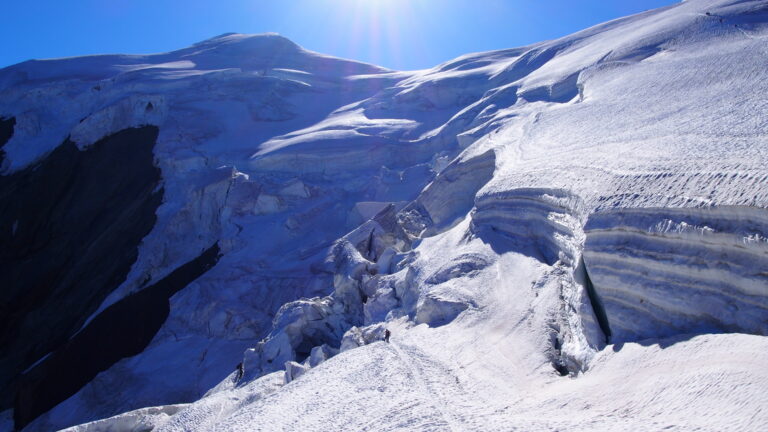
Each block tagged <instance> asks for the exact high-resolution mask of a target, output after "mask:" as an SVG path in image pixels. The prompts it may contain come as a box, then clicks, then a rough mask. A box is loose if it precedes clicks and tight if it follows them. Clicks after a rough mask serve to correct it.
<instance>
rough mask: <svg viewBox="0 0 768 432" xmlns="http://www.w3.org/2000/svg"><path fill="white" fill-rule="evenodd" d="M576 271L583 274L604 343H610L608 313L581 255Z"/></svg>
mask: <svg viewBox="0 0 768 432" xmlns="http://www.w3.org/2000/svg"><path fill="white" fill-rule="evenodd" d="M576 271H577V272H581V273H582V274H583V275H584V286H585V287H586V289H587V295H588V296H589V302H590V303H591V304H592V310H593V311H594V312H595V318H597V323H598V324H599V325H600V330H602V331H603V334H604V335H605V343H610V339H611V326H610V324H609V323H608V314H607V313H606V311H605V306H604V305H603V301H602V300H601V299H600V296H599V295H598V294H597V290H595V286H594V285H593V284H592V280H591V279H590V278H589V270H588V269H587V264H586V263H585V262H584V258H583V257H582V258H581V261H580V262H579V267H578V268H577V269H576Z"/></svg>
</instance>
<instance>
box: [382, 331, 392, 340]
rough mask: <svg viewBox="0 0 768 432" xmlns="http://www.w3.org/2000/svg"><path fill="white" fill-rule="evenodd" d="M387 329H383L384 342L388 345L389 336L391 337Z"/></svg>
mask: <svg viewBox="0 0 768 432" xmlns="http://www.w3.org/2000/svg"><path fill="white" fill-rule="evenodd" d="M391 334H392V333H390V331H389V329H384V342H386V343H389V335H391Z"/></svg>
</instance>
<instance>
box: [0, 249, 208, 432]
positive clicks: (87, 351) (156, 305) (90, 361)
mask: <svg viewBox="0 0 768 432" xmlns="http://www.w3.org/2000/svg"><path fill="white" fill-rule="evenodd" d="M220 256H221V255H220V253H219V246H218V244H214V245H213V246H211V247H210V248H208V249H206V250H205V251H203V253H201V254H200V255H199V256H198V257H197V258H195V259H193V260H191V261H189V262H187V263H186V264H184V265H182V266H180V267H179V268H177V269H176V270H174V271H173V272H172V273H171V274H169V275H168V276H166V277H165V278H163V279H161V280H160V281H158V282H157V283H155V284H153V285H151V286H149V287H147V288H144V289H143V290H141V291H139V292H137V293H134V294H131V295H129V296H128V297H125V298H124V299H122V300H120V301H118V302H117V303H115V304H113V305H111V306H109V307H107V308H106V309H104V310H103V311H102V312H101V313H99V314H98V315H97V316H96V317H95V318H94V319H93V320H92V321H91V322H90V323H88V325H87V326H86V327H85V328H84V329H83V330H82V331H81V332H79V333H77V334H76V335H75V336H74V337H73V338H72V339H70V340H69V341H68V342H67V343H66V344H64V345H63V346H62V347H61V348H59V349H57V350H56V351H54V352H53V353H52V354H51V355H50V356H49V357H48V358H47V359H45V360H44V361H43V362H41V363H40V364H38V365H37V366H35V367H34V368H33V369H32V370H31V371H29V372H27V373H25V374H23V375H22V376H21V380H20V385H19V389H18V392H17V395H16V401H15V406H14V423H15V427H16V428H17V429H21V428H23V427H24V426H26V425H27V424H29V423H30V422H31V421H32V420H34V419H35V418H37V417H38V416H39V415H41V414H43V413H45V412H46V411H48V410H50V409H51V408H53V407H54V406H56V405H58V404H59V403H61V402H63V401H64V400H66V399H67V398H69V397H70V396H72V395H74V394H75V393H77V391H78V390H80V389H81V388H82V387H83V386H84V385H86V384H87V383H88V382H90V381H91V380H92V379H93V378H95V377H96V375H97V374H98V373H99V372H102V371H105V370H107V369H108V368H109V367H110V366H112V365H113V364H115V363H117V362H118V361H119V360H121V359H123V358H126V357H131V356H134V355H136V354H139V353H141V352H142V351H143V350H144V348H146V347H147V345H148V344H149V343H150V342H151V341H152V338H153V337H154V336H155V334H156V333H157V332H158V330H160V327H161V326H162V325H163V323H164V322H165V320H166V319H167V318H168V314H169V312H170V305H169V299H170V298H171V296H172V295H173V294H175V293H176V292H178V291H179V290H181V289H183V288H184V287H186V286H187V285H189V284H190V283H191V282H193V281H194V280H195V279H197V278H198V277H200V276H201V275H202V274H204V273H205V272H206V271H208V270H209V269H210V268H212V267H213V266H214V265H216V263H217V262H218V260H219V258H220Z"/></svg>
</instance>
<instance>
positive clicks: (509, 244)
mask: <svg viewBox="0 0 768 432" xmlns="http://www.w3.org/2000/svg"><path fill="white" fill-rule="evenodd" d="M475 205H476V210H475V211H474V213H473V214H472V230H473V232H474V233H475V234H476V235H478V236H479V237H481V238H487V241H488V243H491V244H492V245H493V246H494V248H495V249H497V250H498V251H499V253H504V252H508V251H515V252H518V253H523V254H526V255H529V256H532V257H535V258H537V259H539V260H541V261H542V262H544V263H547V264H549V265H552V264H554V263H555V262H557V261H563V262H565V263H567V264H572V263H573V262H574V261H575V258H576V256H577V255H578V251H579V246H580V242H581V239H580V238H577V237H578V236H579V231H580V229H581V219H582V212H583V209H582V207H583V204H582V203H581V199H580V198H579V197H578V196H575V195H573V194H571V193H569V192H568V191H565V190H562V189H512V190H509V191H504V192H495V193H488V194H480V195H478V197H477V202H476V204H475Z"/></svg>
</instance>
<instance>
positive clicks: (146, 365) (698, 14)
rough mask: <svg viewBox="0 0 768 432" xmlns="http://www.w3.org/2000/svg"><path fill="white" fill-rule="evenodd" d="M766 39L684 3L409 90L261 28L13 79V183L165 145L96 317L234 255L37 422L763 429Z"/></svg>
mask: <svg viewBox="0 0 768 432" xmlns="http://www.w3.org/2000/svg"><path fill="white" fill-rule="evenodd" d="M766 42H768V2H765V1H734V0H689V1H686V2H682V3H679V4H675V5H673V6H669V7H666V8H662V9H658V10H654V11H649V12H645V13H642V14H639V15H635V16H631V17H627V18H622V19H619V20H614V21H611V22H608V23H605V24H602V25H599V26H596V27H593V28H590V29H587V30H584V31H582V32H579V33H576V34H574V35H571V36H568V37H565V38H562V39H558V40H554V41H548V42H543V43H540V44H535V45H532V46H529V47H523V48H517V49H510V50H503V51H496V52H488V53H478V54H470V55H467V56H463V57H460V58H459V59H456V60H453V61H450V62H447V63H444V64H442V65H439V66H437V67H435V68H433V69H429V70H425V71H412V72H394V71H388V70H384V69H381V68H377V67H375V66H370V65H365V64H360V63H356V62H351V61H346V60H340V59H333V58H328V57H324V56H321V55H318V54H316V53H311V52H308V51H305V50H302V49H301V48H299V47H297V46H295V45H294V44H292V43H290V42H289V41H287V40H285V39H284V38H281V37H279V36H275V35H258V36H245V35H223V36H220V37H218V38H214V39H211V40H209V41H205V42H202V43H200V44H197V45H195V46H193V47H190V48H187V49H184V50H180V51H175V52H172V53H167V54H159V55H151V56H99V57H86V58H76V59H60V60H46V61H33V62H27V63H22V64H20V65H16V66H12V67H10V68H6V69H3V70H0V117H3V118H7V117H13V118H14V119H15V127H14V133H13V135H12V137H11V138H10V140H9V141H8V142H7V143H6V144H5V145H4V146H3V148H2V150H3V151H4V155H5V156H4V159H3V162H2V164H3V166H2V169H3V172H4V174H6V175H8V174H10V173H13V172H17V171H19V170H22V169H24V168H25V167H27V166H30V164H33V163H34V162H35V161H37V160H40V158H43V157H44V156H45V154H46V153H47V152H49V151H51V150H52V149H53V148H54V147H55V146H56V145H58V144H59V143H60V142H62V141H63V140H64V138H66V137H67V136H69V137H70V139H71V140H72V141H74V142H75V143H76V144H77V145H78V146H79V147H80V148H81V149H85V148H87V147H88V146H89V145H91V144H92V143H94V142H96V141H97V140H99V139H100V138H102V137H104V136H108V135H110V134H112V133H114V132H117V131H119V130H122V129H125V128H128V127H134V126H140V125H145V124H151V125H155V126H157V127H159V130H160V135H159V137H158V141H157V144H156V146H155V149H154V152H155V157H156V163H157V165H158V166H159V168H160V169H161V172H162V177H163V187H164V198H163V204H162V205H161V206H160V208H159V209H158V210H157V222H156V224H155V226H154V228H153V230H152V231H151V232H150V234H149V235H148V236H147V237H146V238H145V239H144V240H143V242H142V244H141V246H140V248H139V257H138V259H137V260H136V262H135V263H134V264H133V265H132V267H131V271H130V272H129V273H128V275H127V277H126V279H125V281H124V282H122V283H121V284H120V285H119V286H118V287H115V289H114V291H112V293H111V294H110V295H109V296H108V297H107V298H105V299H104V301H103V302H102V306H101V307H100V308H99V309H98V310H105V309H106V308H107V306H108V305H110V304H113V303H116V302H119V301H120V300H121V299H123V298H125V297H126V296H127V295H128V294H130V293H132V292H135V291H137V290H140V289H141V287H143V286H144V285H145V284H146V283H147V281H156V280H158V279H161V278H163V277H164V276H166V275H167V274H168V273H170V272H171V271H173V270H174V269H175V268H177V267H178V266H179V265H180V264H182V263H184V262H187V261H189V260H190V259H192V258H194V257H195V256H196V255H197V254H198V253H199V251H200V250H202V249H204V248H207V247H209V246H211V245H212V244H213V243H218V244H219V245H220V247H221V251H222V254H223V256H222V257H221V259H220V260H219V262H218V263H217V264H216V266H215V267H213V268H212V269H211V270H209V271H208V272H206V273H205V274H204V275H203V276H201V277H200V278H198V279H197V280H196V281H195V282H193V283H192V284H190V285H189V286H187V287H186V288H185V289H183V290H182V291H180V292H178V293H177V294H175V295H174V296H173V297H172V298H171V301H170V315H169V317H168V319H167V320H166V321H165V323H164V324H163V327H162V328H161V329H160V331H159V332H158V333H157V334H156V335H155V337H154V339H153V340H152V342H150V344H149V345H148V346H147V348H146V349H145V350H144V351H143V352H142V353H141V354H139V355H136V356H133V357H130V358H125V359H123V360H121V361H119V362H118V363H116V364H114V365H113V366H112V367H110V368H109V369H108V370H106V371H103V372H101V373H100V374H99V375H98V376H96V378H95V379H94V380H93V381H91V382H90V383H89V384H87V385H86V386H85V387H83V388H82V389H81V390H80V391H79V392H77V393H76V394H74V395H72V396H71V397H69V398H68V399H67V400H66V401H63V402H62V403H60V404H59V405H58V406H56V407H55V408H53V409H52V410H51V411H49V412H48V413H46V414H44V415H42V416H41V417H39V418H37V420H35V421H34V422H32V423H31V424H29V426H27V427H26V429H25V430H30V431H34V430H51V429H57V428H62V427H67V426H72V425H76V424H79V423H84V424H82V425H80V426H76V427H75V428H73V429H72V430H77V431H86V430H87V431H95V430H132V429H131V428H134V429H142V430H143V429H147V428H150V427H151V428H152V430H157V431H182V430H184V431H187V430H269V431H273V430H326V429H331V428H338V429H342V430H453V431H459V430H556V429H557V430H587V429H589V430H595V429H597V430H617V429H636V430H662V429H672V430H674V429H677V430H693V429H697V428H698V429H701V430H740V431H741V430H763V429H764V428H765V427H766V425H768V412H766V411H765V406H766V405H767V404H766V403H767V402H768V400H767V399H766V396H765V394H768V378H766V375H765V373H764V372H763V371H762V369H764V367H762V366H764V365H765V364H767V362H768V350H767V349H766V348H768V346H767V345H768V339H766V335H768V273H766V269H768V227H766V217H767V216H766V215H768V213H766V207H768V171H766V168H765V167H766V166H767V163H768V98H766V97H765V95H766V94H768V84H767V83H768V43H766ZM21 223H23V221H21ZM95 313H98V311H95ZM94 322H95V321H94ZM385 327H386V328H388V329H390V330H391V331H392V333H393V337H392V340H391V343H390V344H385V343H383V342H380V339H381V337H382V334H383V331H384V328H385ZM243 353H244V354H243ZM240 361H242V364H243V367H244V371H243V376H242V377H238V376H237V375H238V372H237V371H236V370H235V365H236V364H238V362H240ZM116 389H119V391H118V392H116ZM206 392H207V394H206ZM181 403H191V404H189V405H186V406H183V407H181V406H179V407H178V408H180V409H179V410H178V412H176V411H177V408H176V406H177V405H178V404H181ZM171 405H173V407H171ZM151 406H158V408H156V409H145V410H143V411H138V412H137V411H132V410H135V409H139V408H145V407H151ZM165 406H168V407H169V408H165ZM128 411H132V412H128ZM120 413H126V414H120ZM114 415H118V416H117V417H112V418H110V419H106V420H101V421H98V422H95V423H87V422H91V421H94V420H98V419H102V418H106V417H110V416H114Z"/></svg>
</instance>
